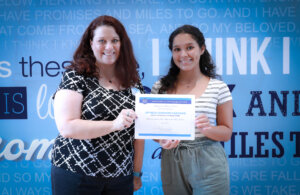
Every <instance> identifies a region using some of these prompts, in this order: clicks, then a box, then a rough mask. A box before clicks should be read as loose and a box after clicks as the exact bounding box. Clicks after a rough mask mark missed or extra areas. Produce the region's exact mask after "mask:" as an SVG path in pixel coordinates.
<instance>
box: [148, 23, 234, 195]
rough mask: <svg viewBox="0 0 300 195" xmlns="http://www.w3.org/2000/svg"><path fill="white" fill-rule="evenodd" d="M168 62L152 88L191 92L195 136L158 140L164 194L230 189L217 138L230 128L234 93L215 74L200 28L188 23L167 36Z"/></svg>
mask: <svg viewBox="0 0 300 195" xmlns="http://www.w3.org/2000/svg"><path fill="white" fill-rule="evenodd" d="M169 49H170V50H171V52H172V58H171V65H170V69H169V72H168V74H167V75H166V76H164V77H163V78H161V79H160V80H159V81H157V82H156V83H155V84H154V86H153V88H152V91H151V93H154V94H157V93H158V94H190V95H194V96H195V114H196V118H195V140H189V141H187V140H185V141H179V140H163V139H162V140H156V141H157V142H159V144H160V145H161V147H162V148H163V150H162V157H161V178H162V184H163V191H164V194H165V195H169V194H170V195H177V194H178V195H192V194H193V195H200V194H201V195H204V194H211V195H228V194H229V191H230V185H229V181H230V179H229V167H228V163H227V158H226V155H225V151H224V148H223V147H222V145H221V144H220V141H228V140H229V139H230V138H231V134H232V125H233V124H232V123H233V122H232V113H233V111H232V97H231V93H230V91H229V88H228V87H227V85H226V84H225V82H223V81H221V80H219V79H217V78H216V73H215V66H214V64H213V61H212V59H211V56H210V54H209V53H208V51H207V50H206V46H205V39H204V36H203V34H202V32H201V31H200V30H199V29H198V28H196V27H194V26H191V25H183V26H181V27H178V28H177V29H175V30H174V31H173V32H172V33H171V35H170V37H169Z"/></svg>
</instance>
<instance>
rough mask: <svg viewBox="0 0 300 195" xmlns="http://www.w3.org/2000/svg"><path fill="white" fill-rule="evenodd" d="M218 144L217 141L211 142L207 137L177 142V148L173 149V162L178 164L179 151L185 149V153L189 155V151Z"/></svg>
mask: <svg viewBox="0 0 300 195" xmlns="http://www.w3.org/2000/svg"><path fill="white" fill-rule="evenodd" d="M217 143H219V142H218V141H214V140H211V139H209V138H207V137H200V138H196V139H195V140H183V141H181V142H179V144H178V146H177V147H176V148H175V149H174V160H175V161H176V162H179V157H178V152H179V150H184V149H187V153H188V154H189V155H191V151H192V150H193V149H195V148H197V147H204V146H209V145H213V144H217Z"/></svg>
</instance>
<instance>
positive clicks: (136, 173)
mask: <svg viewBox="0 0 300 195" xmlns="http://www.w3.org/2000/svg"><path fill="white" fill-rule="evenodd" d="M142 175H143V172H137V171H134V172H133V176H134V177H142Z"/></svg>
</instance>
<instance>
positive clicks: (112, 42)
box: [90, 26, 121, 66]
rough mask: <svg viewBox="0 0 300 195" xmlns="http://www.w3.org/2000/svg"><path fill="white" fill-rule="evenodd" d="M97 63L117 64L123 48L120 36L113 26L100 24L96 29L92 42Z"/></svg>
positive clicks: (104, 64)
mask: <svg viewBox="0 0 300 195" xmlns="http://www.w3.org/2000/svg"><path fill="white" fill-rule="evenodd" d="M90 44H91V48H92V50H93V53H94V56H95V58H96V64H97V65H100V66H107V65H115V63H116V61H117V60H118V57H119V54H120V48H121V42H120V37H119V35H118V34H117V33H116V31H115V29H114V28H113V27H111V26H99V27H97V28H96V29H95V31H94V37H93V40H91V42H90Z"/></svg>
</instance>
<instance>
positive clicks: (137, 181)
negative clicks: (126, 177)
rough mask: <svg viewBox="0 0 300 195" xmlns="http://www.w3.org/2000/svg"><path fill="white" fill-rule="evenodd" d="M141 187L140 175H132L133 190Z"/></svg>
mask: <svg viewBox="0 0 300 195" xmlns="http://www.w3.org/2000/svg"><path fill="white" fill-rule="evenodd" d="M141 187H142V179H141V178H140V177H133V190H134V191H137V190H139V189H140V188H141Z"/></svg>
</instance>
